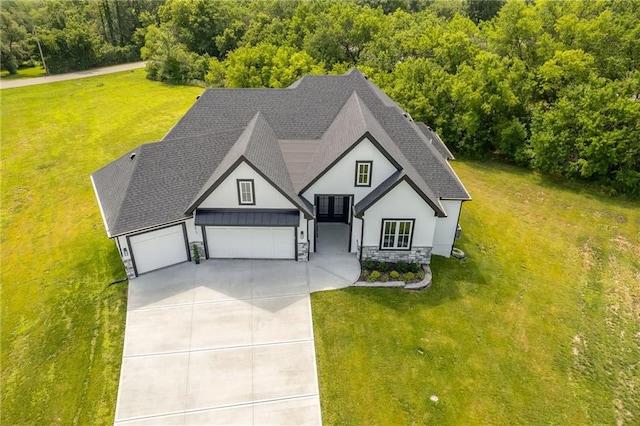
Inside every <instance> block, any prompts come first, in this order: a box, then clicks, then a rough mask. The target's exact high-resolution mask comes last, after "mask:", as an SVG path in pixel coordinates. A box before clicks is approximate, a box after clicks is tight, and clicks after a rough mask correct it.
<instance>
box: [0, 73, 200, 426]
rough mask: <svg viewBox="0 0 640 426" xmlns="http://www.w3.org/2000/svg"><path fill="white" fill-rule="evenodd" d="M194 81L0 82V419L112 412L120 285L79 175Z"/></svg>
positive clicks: (126, 77)
mask: <svg viewBox="0 0 640 426" xmlns="http://www.w3.org/2000/svg"><path fill="white" fill-rule="evenodd" d="M201 92H202V89H198V88H192V87H172V86H167V85H163V84H160V83H154V82H149V81H147V80H145V78H144V70H136V71H133V72H125V73H120V74H113V75H109V76H102V77H95V78H87V79H81V80H73V81H68V82H61V83H51V84H45V85H39V86H32V87H26V88H18V89H5V90H2V92H0V97H1V110H2V127H1V131H2V146H1V157H2V190H1V191H2V198H1V200H2V222H1V225H2V230H1V240H0V241H1V244H2V247H1V249H2V254H1V256H2V257H1V261H2V264H1V280H2V281H1V284H2V288H1V293H0V297H1V303H2V317H1V321H2V323H1V326H2V328H1V332H2V341H1V345H2V350H1V351H2V379H1V383H0V387H1V389H2V390H1V393H2V399H1V401H0V402H1V407H2V408H1V412H2V414H1V418H0V423H1V424H7V425H8V424H40V425H49V424H63V425H70V424H79V425H88V424H112V423H113V416H114V410H115V401H116V394H117V387H118V379H119V374H120V362H121V356H122V343H123V332H124V322H125V310H126V289H127V287H126V283H122V284H118V285H114V286H111V287H108V284H109V283H110V282H112V281H113V280H115V279H118V278H123V277H124V276H125V274H124V270H123V268H122V265H121V263H120V261H119V259H118V255H117V252H116V250H115V248H114V245H113V243H112V242H111V241H110V240H108V239H107V238H106V234H105V230H104V226H103V224H102V219H101V218H100V212H99V210H98V207H97V204H96V201H95V197H94V194H93V189H92V187H91V181H90V179H89V175H90V174H91V173H92V172H93V171H95V170H96V169H98V168H99V167H102V166H104V165H105V164H106V163H108V162H109V161H111V160H114V159H115V158H117V157H118V156H120V155H122V154H123V153H125V152H126V151H127V150H129V149H131V148H132V147H134V146H136V145H138V144H140V143H144V142H148V141H153V140H158V139H160V138H162V136H163V135H164V134H165V133H166V132H167V131H168V130H169V129H170V128H171V126H172V125H173V124H175V122H176V121H177V120H178V119H179V118H180V117H181V116H182V115H183V114H184V112H185V111H186V110H187V108H188V107H189V106H191V105H192V104H193V102H194V101H195V97H196V96H197V95H199V94H200V93H201ZM159 374H161V372H159Z"/></svg>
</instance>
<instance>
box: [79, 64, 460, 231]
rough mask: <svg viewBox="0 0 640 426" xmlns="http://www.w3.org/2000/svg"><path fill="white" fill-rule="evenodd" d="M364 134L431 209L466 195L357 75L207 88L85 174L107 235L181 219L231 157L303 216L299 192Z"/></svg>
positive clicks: (416, 127)
mask: <svg viewBox="0 0 640 426" xmlns="http://www.w3.org/2000/svg"><path fill="white" fill-rule="evenodd" d="M364 132H369V133H370V134H371V135H372V136H373V138H375V139H376V141H378V143H379V144H380V145H381V146H382V147H383V148H384V149H385V150H387V152H388V153H389V154H390V155H391V156H392V157H393V158H394V159H395V160H396V161H397V162H398V163H399V165H400V166H401V168H402V169H403V175H404V176H406V177H408V178H409V179H410V180H411V181H413V182H414V183H415V185H416V187H417V188H419V189H420V190H421V191H423V192H424V193H425V194H426V196H427V197H428V198H429V199H430V200H431V201H432V202H433V203H434V205H439V202H438V198H453V199H463V200H468V199H470V197H469V194H468V193H467V191H466V190H465V188H464V186H463V185H462V183H461V182H460V180H459V179H458V178H457V176H456V175H455V173H454V172H453V169H451V167H450V166H449V164H448V163H447V161H446V159H445V158H446V157H443V155H442V154H441V152H442V151H439V149H440V148H438V144H437V143H434V142H433V141H434V140H436V139H438V141H439V138H437V135H436V138H433V137H432V136H431V135H430V134H428V133H425V132H424V128H423V127H422V125H421V123H420V124H418V123H414V122H412V121H410V120H409V119H408V118H407V117H405V116H403V112H402V110H401V109H400V108H399V107H398V106H397V105H396V104H395V103H394V102H393V101H392V100H391V99H390V98H389V97H388V96H386V95H385V94H384V93H383V92H382V91H381V90H380V89H378V88H377V87H376V86H375V85H373V84H372V83H371V82H370V81H368V80H367V79H366V78H365V77H364V76H363V75H362V74H361V73H360V72H359V71H357V70H352V71H350V72H349V73H347V74H344V75H341V76H306V77H304V78H302V79H300V80H298V81H297V82H296V84H295V85H294V86H292V87H290V88H286V89H209V90H207V91H205V93H204V94H203V95H202V96H200V98H199V99H198V101H196V103H195V104H194V105H193V106H192V107H191V109H190V110H189V111H188V112H187V114H185V116H184V117H182V119H180V121H178V123H176V125H175V126H174V127H173V128H172V129H171V130H170V131H169V133H168V134H167V135H166V136H165V137H164V139H163V140H162V141H161V142H157V143H152V144H146V145H142V146H140V147H138V148H136V149H135V150H134V151H135V152H136V157H135V158H134V159H133V160H130V158H129V156H130V153H127V154H125V155H124V156H123V157H121V158H120V159H118V160H116V161H114V162H113V163H111V164H109V165H108V166H106V167H104V168H102V169H100V170H98V171H97V172H95V173H94V174H93V176H92V177H93V180H94V184H95V187H96V191H97V193H98V197H99V200H100V204H101V206H102V209H103V213H104V218H105V221H106V222H107V228H108V233H109V235H111V236H115V235H119V234H123V233H129V232H132V231H135V230H139V229H144V228H147V227H152V226H157V225H161V224H164V223H169V222H171V221H177V220H183V219H184V218H186V217H190V212H188V210H189V209H190V208H193V207H194V201H195V200H198V199H199V198H200V197H202V196H203V194H204V193H205V192H206V191H207V190H208V189H210V188H211V187H212V186H213V185H215V182H217V180H219V179H220V177H221V176H223V175H224V173H225V172H226V171H227V170H228V168H229V167H230V166H232V165H233V164H234V163H235V162H236V161H240V160H247V161H248V162H249V163H250V164H251V165H252V166H254V168H256V169H257V170H258V171H259V172H260V173H261V174H263V176H265V177H266V178H267V179H268V180H270V181H271V182H273V183H274V185H275V186H277V187H278V188H279V189H280V191H281V192H282V193H283V194H285V196H287V197H288V198H289V199H291V200H292V201H293V202H294V204H298V205H299V207H300V208H301V210H302V211H306V213H309V212H310V211H311V209H312V206H310V205H309V203H308V202H307V201H306V200H304V199H302V197H299V196H298V193H299V189H300V188H301V187H302V186H304V185H307V184H308V183H309V182H310V181H311V180H312V179H313V178H315V176H314V173H319V172H321V171H322V170H324V169H323V167H322V166H324V167H325V168H326V165H328V164H330V163H331V162H332V161H335V158H337V157H336V156H339V155H340V150H341V149H344V148H345V147H348V146H349V144H350V143H351V144H352V143H354V142H355V140H349V137H350V136H353V135H358V136H357V137H359V136H361V135H362V133H364ZM329 134H331V135H333V136H331V138H329V136H328V135H329ZM340 135H343V136H342V137H340ZM430 137H431V138H432V142H429V138H430ZM330 140H331V141H333V143H330ZM310 143H315V144H317V145H318V146H317V147H316V148H315V149H312V148H310V146H309V145H308V144H310ZM443 146H444V145H443ZM445 148H446V147H445ZM305 152H306V153H309V154H311V153H313V158H312V159H311V160H310V161H308V160H307V161H304V160H302V159H301V158H300V156H301V155H304V153H305ZM307 166H313V167H314V169H313V170H314V172H309V171H308V170H305V167H307ZM307 168H308V167H307Z"/></svg>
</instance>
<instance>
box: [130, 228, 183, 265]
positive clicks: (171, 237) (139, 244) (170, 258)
mask: <svg viewBox="0 0 640 426" xmlns="http://www.w3.org/2000/svg"><path fill="white" fill-rule="evenodd" d="M129 242H130V243H131V250H133V259H134V260H135V262H136V270H137V271H138V273H139V274H142V273H143V272H149V271H153V270H154V269H159V268H163V267H165V266H169V265H175V264H176V263H180V262H184V261H186V260H187V249H186V247H185V244H184V234H183V232H182V225H178V226H172V227H170V228H164V229H160V230H158V231H152V232H147V233H145V234H140V235H136V236H133V237H131V238H130V239H129Z"/></svg>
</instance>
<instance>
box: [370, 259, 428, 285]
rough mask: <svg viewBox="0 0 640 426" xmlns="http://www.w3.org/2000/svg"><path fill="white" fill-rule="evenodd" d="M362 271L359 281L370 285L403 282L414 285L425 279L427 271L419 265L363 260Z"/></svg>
mask: <svg viewBox="0 0 640 426" xmlns="http://www.w3.org/2000/svg"><path fill="white" fill-rule="evenodd" d="M360 269H361V270H362V273H361V274H360V278H359V279H358V281H363V282H368V283H375V282H381V283H386V282H390V281H401V282H403V283H404V284H414V283H419V282H421V281H423V280H424V279H425V271H424V269H423V267H422V265H421V264H419V263H407V262H397V263H392V262H376V261H374V260H363V261H362V262H360Z"/></svg>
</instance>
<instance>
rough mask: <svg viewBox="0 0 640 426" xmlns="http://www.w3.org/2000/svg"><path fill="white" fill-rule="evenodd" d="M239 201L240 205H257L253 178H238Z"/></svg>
mask: <svg viewBox="0 0 640 426" xmlns="http://www.w3.org/2000/svg"><path fill="white" fill-rule="evenodd" d="M237 182H238V203H239V204H240V205H255V204H256V197H255V195H256V194H255V192H254V190H253V179H238V181H237Z"/></svg>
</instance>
